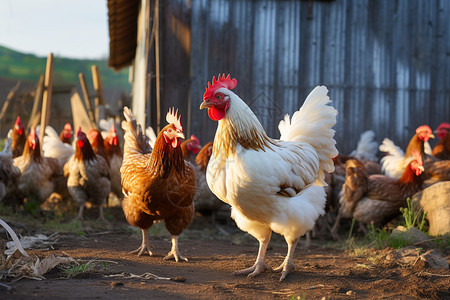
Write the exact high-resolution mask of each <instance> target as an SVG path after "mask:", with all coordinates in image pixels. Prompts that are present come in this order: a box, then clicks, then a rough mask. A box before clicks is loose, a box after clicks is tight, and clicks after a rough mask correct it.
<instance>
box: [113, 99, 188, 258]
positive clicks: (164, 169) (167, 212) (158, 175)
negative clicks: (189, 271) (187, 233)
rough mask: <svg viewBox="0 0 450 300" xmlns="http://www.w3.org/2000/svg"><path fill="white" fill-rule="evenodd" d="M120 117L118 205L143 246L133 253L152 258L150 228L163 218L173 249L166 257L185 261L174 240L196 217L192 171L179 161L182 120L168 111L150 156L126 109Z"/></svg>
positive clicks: (145, 141)
mask: <svg viewBox="0 0 450 300" xmlns="http://www.w3.org/2000/svg"><path fill="white" fill-rule="evenodd" d="M177 112H178V111H177ZM124 116H125V119H126V121H123V122H122V128H123V130H124V132H125V145H124V158H123V164H122V167H121V168H120V173H121V175H122V189H123V193H124V200H123V202H122V207H123V211H124V214H125V217H126V219H127V221H128V223H130V225H132V226H135V227H138V228H140V229H141V230H142V244H141V246H140V247H139V248H138V249H136V250H135V251H133V252H132V253H137V254H138V255H139V256H140V255H142V254H143V253H144V252H145V251H148V253H149V255H150V256H152V255H153V252H152V251H150V242H149V239H148V229H149V228H150V226H152V224H153V222H154V221H155V220H164V222H165V225H166V228H167V230H168V231H169V233H170V235H171V237H172V249H171V251H170V252H169V253H168V254H167V256H165V257H164V259H172V258H173V259H175V260H176V261H179V260H180V259H181V260H185V261H187V259H186V258H185V257H183V256H182V255H181V254H180V252H179V250H178V236H179V235H180V234H181V232H182V231H183V230H184V229H185V228H186V227H187V226H188V225H189V224H190V223H191V221H192V219H193V216H194V203H193V199H194V195H195V172H194V170H193V168H192V166H191V165H190V164H189V163H187V162H185V160H184V159H183V154H182V151H181V148H180V144H181V142H180V138H184V135H183V128H182V126H181V123H180V118H179V117H177V113H174V111H173V110H171V111H169V113H168V114H167V116H166V120H167V122H168V123H169V125H167V126H166V127H164V128H163V129H162V130H161V131H160V133H159V134H158V137H157V138H156V141H155V144H154V148H153V151H152V152H151V153H150V151H151V150H150V149H151V147H150V145H149V144H148V141H147V138H146V137H145V135H144V134H143V131H142V128H141V126H140V125H138V124H137V123H136V120H135V118H134V116H133V114H132V112H131V110H129V109H128V108H127V107H125V108H124Z"/></svg>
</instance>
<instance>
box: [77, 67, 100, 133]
mask: <svg viewBox="0 0 450 300" xmlns="http://www.w3.org/2000/svg"><path fill="white" fill-rule="evenodd" d="M78 78H79V79H80V85H81V90H82V91H83V98H84V104H85V105H86V108H87V111H88V114H89V119H90V120H91V123H92V127H93V128H95V129H97V124H96V121H95V114H94V108H93V107H92V103H91V97H90V96H89V91H88V88H87V84H86V78H85V77H84V74H83V73H80V74H78Z"/></svg>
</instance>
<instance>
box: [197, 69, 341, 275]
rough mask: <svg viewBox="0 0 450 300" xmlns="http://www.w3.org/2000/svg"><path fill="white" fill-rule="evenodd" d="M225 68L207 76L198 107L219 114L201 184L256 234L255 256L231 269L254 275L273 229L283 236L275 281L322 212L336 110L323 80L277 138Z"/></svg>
mask: <svg viewBox="0 0 450 300" xmlns="http://www.w3.org/2000/svg"><path fill="white" fill-rule="evenodd" d="M236 85H237V81H236V79H234V78H233V79H230V75H228V76H227V77H225V75H222V76H220V75H219V78H218V79H217V80H216V79H215V77H214V78H213V81H212V85H211V84H210V83H208V87H207V88H206V92H205V94H204V96H203V99H204V100H203V102H202V104H201V106H200V109H203V108H208V115H209V117H210V118H211V119H212V120H214V121H218V123H219V124H218V128H217V131H216V135H215V139H214V146H213V153H212V156H211V159H210V161H209V164H208V168H207V171H206V178H207V182H208V185H209V187H210V189H211V190H212V192H213V193H214V194H215V195H216V196H217V197H218V198H219V199H220V200H222V201H224V202H226V203H228V204H230V205H231V217H232V218H233V219H234V220H235V221H236V224H237V225H238V227H239V228H240V229H241V230H244V231H246V232H248V233H250V234H251V235H252V236H254V237H255V238H256V239H257V240H258V241H259V251H258V256H257V259H256V262H255V264H254V265H253V266H252V267H250V268H247V269H244V270H240V271H236V272H235V273H234V274H235V275H248V276H249V277H254V276H257V275H259V274H260V273H261V272H263V271H264V270H267V269H270V268H269V266H268V265H267V264H266V262H265V256H266V250H267V246H268V244H269V241H270V237H271V235H272V231H274V232H276V233H279V234H281V235H283V236H284V237H285V240H286V242H287V244H288V253H287V255H286V258H285V260H284V261H283V263H282V264H281V265H280V266H279V267H277V268H275V269H274V270H273V271H275V272H281V273H282V274H281V277H280V281H281V280H284V278H285V277H286V276H287V274H288V273H290V272H291V271H292V270H293V269H294V262H293V260H294V258H293V256H294V251H295V247H296V245H297V243H298V240H299V237H300V236H302V235H303V234H305V233H306V232H307V231H309V230H311V229H312V228H313V226H314V223H315V221H316V220H317V218H318V217H319V216H320V215H322V214H323V213H324V206H325V201H326V195H325V191H324V187H323V186H324V185H325V184H326V183H325V182H324V178H325V172H328V173H331V172H333V171H334V164H333V161H332V159H331V158H332V157H335V156H337V155H338V151H337V149H336V147H335V144H336V141H335V140H334V139H333V136H334V130H332V129H331V128H332V127H333V126H334V125H335V123H336V114H337V111H336V110H335V109H334V108H333V107H332V106H329V105H327V104H328V103H330V102H331V100H330V99H329V97H328V96H327V93H328V90H327V88H326V87H324V86H318V87H316V88H315V89H314V90H313V91H312V92H311V93H310V94H309V96H308V97H307V99H306V100H305V102H304V104H303V106H302V107H301V108H300V110H299V111H297V112H295V113H294V114H293V116H292V118H290V117H289V115H286V116H285V118H284V120H282V121H281V122H280V124H279V130H280V133H281V138H280V140H275V139H272V138H269V137H268V136H267V134H266V132H265V131H264V129H263V127H262V125H261V123H260V122H259V120H258V119H257V118H256V116H255V115H254V113H253V112H252V111H251V109H250V108H249V107H248V106H247V104H245V102H244V101H243V100H241V99H240V98H239V96H238V95H236V94H235V93H233V92H232V91H231V90H232V89H234V88H235V87H236Z"/></svg>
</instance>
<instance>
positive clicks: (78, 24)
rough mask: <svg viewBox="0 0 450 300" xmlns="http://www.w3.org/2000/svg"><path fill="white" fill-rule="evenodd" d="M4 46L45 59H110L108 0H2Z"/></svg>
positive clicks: (0, 33)
mask: <svg viewBox="0 0 450 300" xmlns="http://www.w3.org/2000/svg"><path fill="white" fill-rule="evenodd" d="M0 45H2V46H4V47H7V48H11V49H13V50H16V51H19V52H24V53H31V54H35V55H37V56H43V57H46V56H47V55H48V54H49V53H50V52H52V53H53V55H54V56H58V57H69V58H79V59H99V58H107V57H108V56H109V32H108V8H107V0H0Z"/></svg>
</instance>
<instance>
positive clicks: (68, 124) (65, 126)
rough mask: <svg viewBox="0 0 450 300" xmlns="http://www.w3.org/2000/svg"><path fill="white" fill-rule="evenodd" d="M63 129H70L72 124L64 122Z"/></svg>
mask: <svg viewBox="0 0 450 300" xmlns="http://www.w3.org/2000/svg"><path fill="white" fill-rule="evenodd" d="M64 129H65V130H69V131H72V126H71V125H70V123H66V124H65V125H64Z"/></svg>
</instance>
